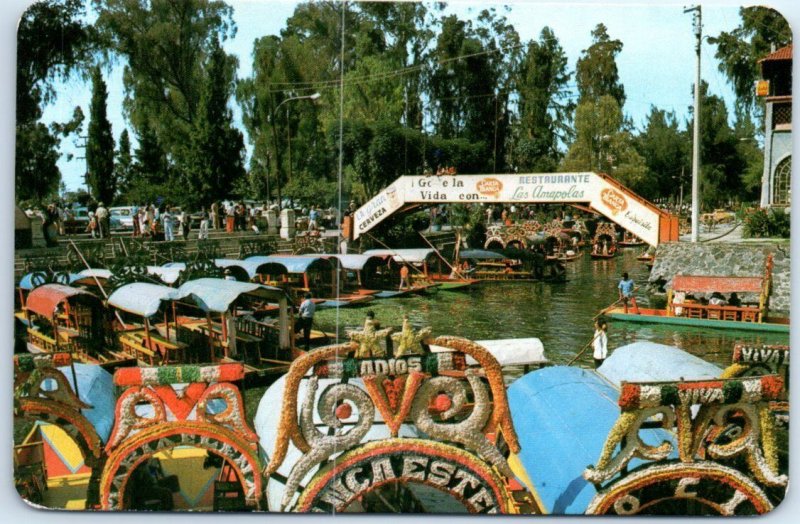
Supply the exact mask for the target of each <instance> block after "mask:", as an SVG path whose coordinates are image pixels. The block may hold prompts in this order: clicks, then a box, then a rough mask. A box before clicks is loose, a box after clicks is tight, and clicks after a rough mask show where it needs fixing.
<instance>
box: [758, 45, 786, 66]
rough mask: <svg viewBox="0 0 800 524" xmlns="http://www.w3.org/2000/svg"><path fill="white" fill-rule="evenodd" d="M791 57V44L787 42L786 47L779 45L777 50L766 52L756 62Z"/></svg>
mask: <svg viewBox="0 0 800 524" xmlns="http://www.w3.org/2000/svg"><path fill="white" fill-rule="evenodd" d="M791 59H792V44H789V45H787V46H786V47H781V48H780V49H778V50H777V51H773V52H772V53H770V54H768V55H767V56H765V57H764V58H762V59H761V60H759V61H758V62H759V63H762V62H773V61H779V60H791Z"/></svg>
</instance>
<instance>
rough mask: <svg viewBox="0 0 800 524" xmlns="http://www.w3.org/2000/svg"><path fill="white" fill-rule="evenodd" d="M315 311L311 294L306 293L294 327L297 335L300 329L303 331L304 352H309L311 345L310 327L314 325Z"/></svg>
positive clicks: (315, 306) (315, 307)
mask: <svg viewBox="0 0 800 524" xmlns="http://www.w3.org/2000/svg"><path fill="white" fill-rule="evenodd" d="M316 309H317V305H316V304H314V301H313V300H311V292H310V291H308V292H306V294H305V298H304V300H303V302H302V303H301V304H300V311H299V312H298V313H299V317H298V319H297V323H296V324H295V325H294V332H295V333H299V332H300V330H301V329H302V330H303V344H304V345H305V348H306V351H308V350H309V348H310V345H311V325H312V324H313V323H314V312H315V311H316Z"/></svg>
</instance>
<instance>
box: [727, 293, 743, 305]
mask: <svg viewBox="0 0 800 524" xmlns="http://www.w3.org/2000/svg"><path fill="white" fill-rule="evenodd" d="M728 305H729V306H733V307H742V301H741V300H740V299H739V295H737V294H736V291H734V292H733V293H731V298H729V299H728Z"/></svg>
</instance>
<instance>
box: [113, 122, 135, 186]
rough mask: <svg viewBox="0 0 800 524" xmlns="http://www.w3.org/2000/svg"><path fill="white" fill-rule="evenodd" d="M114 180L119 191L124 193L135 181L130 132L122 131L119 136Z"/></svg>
mask: <svg viewBox="0 0 800 524" xmlns="http://www.w3.org/2000/svg"><path fill="white" fill-rule="evenodd" d="M114 173H115V176H114V178H115V179H116V182H117V189H119V191H120V193H124V192H125V191H126V190H127V189H128V187H129V186H130V183H131V182H132V181H133V157H132V156H131V139H130V137H129V136H128V130H127V129H125V130H123V131H122V134H121V135H119V144H118V145H117V154H116V161H115V165H114Z"/></svg>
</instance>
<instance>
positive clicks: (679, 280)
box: [672, 275, 764, 293]
mask: <svg viewBox="0 0 800 524" xmlns="http://www.w3.org/2000/svg"><path fill="white" fill-rule="evenodd" d="M763 284H764V279H763V278H761V277H702V276H692V275H675V278H673V279H672V290H673V291H687V292H694V293H713V292H715V291H716V292H718V293H761V291H762V290H763Z"/></svg>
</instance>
